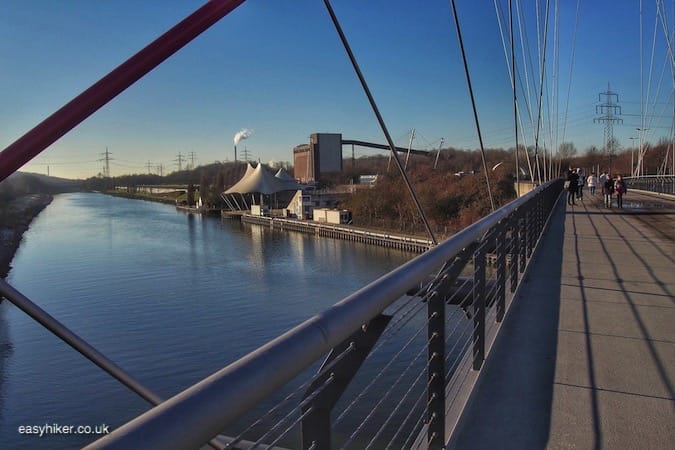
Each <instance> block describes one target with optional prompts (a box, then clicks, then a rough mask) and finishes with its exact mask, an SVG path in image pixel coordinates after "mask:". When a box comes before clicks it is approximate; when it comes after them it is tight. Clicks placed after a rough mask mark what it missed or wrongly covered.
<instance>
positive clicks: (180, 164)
mask: <svg viewBox="0 0 675 450" xmlns="http://www.w3.org/2000/svg"><path fill="white" fill-rule="evenodd" d="M174 161H177V162H178V171H179V172H180V171H181V170H183V161H185V155H183V154H182V153H178V158H176V159H174Z"/></svg>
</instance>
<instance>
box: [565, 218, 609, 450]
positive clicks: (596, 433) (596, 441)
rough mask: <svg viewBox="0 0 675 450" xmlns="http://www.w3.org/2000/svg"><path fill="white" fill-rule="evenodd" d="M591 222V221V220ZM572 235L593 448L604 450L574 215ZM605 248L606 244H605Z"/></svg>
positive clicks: (586, 302) (589, 327) (586, 301)
mask: <svg viewBox="0 0 675 450" xmlns="http://www.w3.org/2000/svg"><path fill="white" fill-rule="evenodd" d="M589 220H590V219H589ZM572 235H573V236H574V256H575V257H576V262H575V263H576V269H577V278H578V280H579V292H580V293H581V304H582V305H583V308H582V311H583V320H584V330H585V332H584V343H585V345H586V364H587V365H588V380H589V382H590V385H591V386H590V395H591V411H592V414H593V448H594V449H596V450H598V449H600V448H602V426H601V422H600V407H599V403H598V393H597V388H598V385H597V382H596V377H595V368H594V365H593V359H594V358H593V345H592V343H591V326H590V319H589V316H588V297H587V295H586V287H585V286H584V277H583V275H582V272H581V254H580V251H579V238H578V236H577V222H576V217H575V216H574V215H572ZM603 248H604V244H603Z"/></svg>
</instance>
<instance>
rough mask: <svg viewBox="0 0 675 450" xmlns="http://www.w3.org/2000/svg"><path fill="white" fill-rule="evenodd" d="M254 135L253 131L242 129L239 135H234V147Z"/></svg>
mask: <svg viewBox="0 0 675 450" xmlns="http://www.w3.org/2000/svg"><path fill="white" fill-rule="evenodd" d="M252 134H253V130H249V129H248V128H242V129H241V130H239V132H237V134H235V135H234V145H237V144H238V143H239V141H241V140H242V139H247V138H248V137H250V136H251V135H252Z"/></svg>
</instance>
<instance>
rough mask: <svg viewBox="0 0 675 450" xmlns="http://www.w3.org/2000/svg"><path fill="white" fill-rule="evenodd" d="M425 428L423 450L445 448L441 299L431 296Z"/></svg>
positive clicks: (442, 302) (442, 307) (443, 332)
mask: <svg viewBox="0 0 675 450" xmlns="http://www.w3.org/2000/svg"><path fill="white" fill-rule="evenodd" d="M427 320H428V328H427V333H428V335H427V336H428V342H429V346H428V361H427V365H428V368H427V374H428V375H427V376H428V385H429V388H428V391H427V396H428V397H427V401H428V403H429V409H428V418H427V421H428V427H427V448H429V449H442V448H444V446H445V299H444V298H443V296H442V295H439V293H438V292H433V293H432V295H431V296H430V298H429V300H428V302H427Z"/></svg>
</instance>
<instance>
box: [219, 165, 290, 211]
mask: <svg viewBox="0 0 675 450" xmlns="http://www.w3.org/2000/svg"><path fill="white" fill-rule="evenodd" d="M283 173H285V174H286V177H284V178H283V179H282V178H280V177H277V176H274V175H272V174H271V173H270V172H269V171H268V170H267V169H265V168H264V167H263V165H262V164H258V166H257V167H256V168H255V169H254V168H253V167H252V166H251V164H249V165H248V167H247V168H246V173H245V174H244V176H243V177H242V178H241V180H239V181H237V182H236V183H235V184H234V186H232V187H231V188H229V189H227V190H226V191H225V192H223V193H222V194H221V197H222V199H223V200H225V202H226V203H227V204H228V206H230V208H232V209H248V208H249V206H248V204H247V203H246V199H245V198H244V194H260V199H261V203H262V195H263V194H265V195H270V194H276V193H277V192H282V191H295V190H298V189H300V185H299V184H298V183H297V182H296V181H295V179H293V178H292V177H291V176H290V175H288V173H286V171H284V172H283ZM277 175H279V172H277ZM236 194H239V196H240V197H241V200H242V201H243V203H244V208H242V207H241V205H239V202H238V201H237V200H236V198H237V197H236ZM253 199H254V197H253V195H251V200H253ZM252 203H253V201H252Z"/></svg>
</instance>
